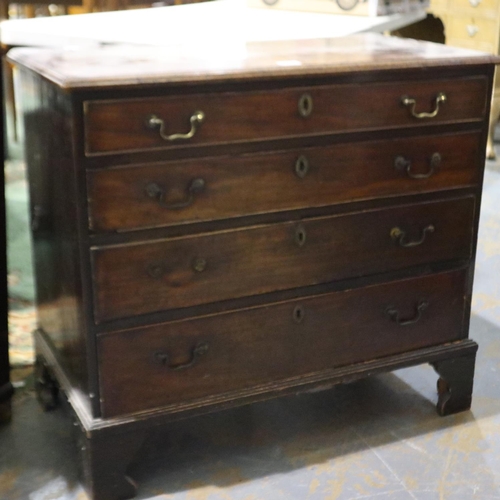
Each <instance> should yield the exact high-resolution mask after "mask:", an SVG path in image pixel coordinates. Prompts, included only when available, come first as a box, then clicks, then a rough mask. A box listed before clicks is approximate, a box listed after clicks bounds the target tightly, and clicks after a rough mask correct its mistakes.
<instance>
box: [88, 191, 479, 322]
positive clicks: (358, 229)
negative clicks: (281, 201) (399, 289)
mask: <svg viewBox="0 0 500 500" xmlns="http://www.w3.org/2000/svg"><path fill="white" fill-rule="evenodd" d="M474 212H475V198H474V197H473V196H467V197H463V198H457V199H452V200H444V201H438V202H428V203H419V204H412V205H401V206H395V207H390V208H383V209H375V210H369V211H363V212H355V213H349V214H341V215H332V216H325V217H317V218H311V219H306V220H303V221H293V222H285V223H276V224H268V225H261V226H252V227H246V228H240V229H234V230H226V231H218V232H214V233H204V234H196V235H190V236H183V237H175V238H167V239H164V240H155V241H147V242H138V243H128V244H121V245H111V246H103V247H94V248H92V249H91V260H92V266H93V275H94V314H95V319H96V321H97V322H101V321H106V320H111V319H117V318H123V317H127V316H133V315H138V314H146V313H152V312H157V311H162V310H168V309H177V308H184V307H190V306H196V305H200V304H207V303H213V302H218V301H224V300H229V299H234V298H242V297H246V296H252V295H259V294H265V293H270V292H276V291H282V290H286V289H291V288H297V287H304V286H309V285H317V284H321V283H327V282H331V281H335V280H340V279H345V278H351V277H357V276H363V275H369V274H374V273H382V272H387V271H391V270H397V269H402V268H405V267H411V266H417V265H422V264H428V263H433V262H439V261H449V260H455V259H468V258H469V257H470V255H471V248H472V243H473V241H472V234H473V228H474Z"/></svg>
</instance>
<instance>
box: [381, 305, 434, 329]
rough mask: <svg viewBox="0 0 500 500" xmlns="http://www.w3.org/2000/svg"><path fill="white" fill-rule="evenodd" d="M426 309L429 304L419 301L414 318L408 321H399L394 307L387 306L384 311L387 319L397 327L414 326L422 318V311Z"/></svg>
mask: <svg viewBox="0 0 500 500" xmlns="http://www.w3.org/2000/svg"><path fill="white" fill-rule="evenodd" d="M428 307H429V303H428V302H427V301H425V300H420V301H419V302H418V304H417V307H416V312H415V316H413V318H409V319H401V318H400V317H399V311H398V310H397V309H396V308H395V307H394V306H389V307H388V308H387V309H386V310H385V313H386V314H387V316H389V318H391V320H392V321H394V322H395V323H397V324H398V325H399V326H408V325H414V324H415V323H416V322H417V321H419V320H420V318H421V317H422V311H424V310H425V309H427V308H428Z"/></svg>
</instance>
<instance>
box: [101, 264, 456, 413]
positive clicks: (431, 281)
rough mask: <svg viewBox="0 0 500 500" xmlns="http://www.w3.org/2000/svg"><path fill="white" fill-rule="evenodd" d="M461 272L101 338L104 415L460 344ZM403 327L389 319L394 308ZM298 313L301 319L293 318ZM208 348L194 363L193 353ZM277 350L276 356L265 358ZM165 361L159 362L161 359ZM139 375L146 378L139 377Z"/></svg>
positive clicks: (274, 353)
mask: <svg viewBox="0 0 500 500" xmlns="http://www.w3.org/2000/svg"><path fill="white" fill-rule="evenodd" d="M464 285H465V273H464V272H463V271H459V272H452V273H445V274H441V275H436V276H429V277H425V278H416V279H410V280H404V281H399V282H395V283H389V284H384V285H378V286H373V287H368V288H361V289H355V290H350V291H344V292H337V293H332V294H326V295H323V296H315V297H308V298H303V299H299V300H293V301H288V302H285V303H279V304H269V305H267V306H264V307H257V308H253V309H247V310H242V311H236V312H231V313H227V314H219V315H214V316H209V317H204V318H199V319H194V320H186V321H179V322H173V323H166V324H162V325H156V326H153V327H149V328H143V329H136V330H130V331H126V332H118V333H114V334H110V335H107V336H104V337H101V338H100V339H99V358H100V363H99V364H100V370H101V377H102V381H103V389H102V394H101V397H102V398H103V399H102V401H103V415H104V416H105V417H111V416H116V415H119V414H123V413H129V412H134V411H141V410H145V409H149V408H154V407H156V406H161V405H165V404H169V403H176V402H180V401H189V400H192V399H196V398H203V397H208V396H211V395H213V394H218V393H223V392H226V391H231V390H235V389H239V388H248V387H252V386H258V385H260V384H264V383H267V382H271V381H278V380H280V379H286V378H289V377H297V376H301V375H306V374H308V373H311V372H320V371H321V370H324V369H329V368H333V367H339V366H343V365H346V364H350V363H356V362H360V361H362V360H371V359H376V358H379V357H383V356H389V355H392V354H396V353H398V352H402V351H411V350H414V349H418V348H422V347H425V346H431V345H435V344H439V343H444V342H451V341H454V340H458V339H459V338H460V337H461V335H462V330H461V323H462V317H463V310H464V298H463V291H464ZM423 300H425V301H426V302H427V303H428V307H427V308H426V309H425V310H423V311H422V313H421V317H420V320H417V321H416V322H415V323H414V324H412V325H406V326H400V325H398V324H397V323H396V322H395V320H394V318H391V316H389V315H388V314H387V311H386V310H387V308H389V307H390V308H396V309H398V310H399V313H400V315H401V318H400V319H401V321H403V320H408V319H416V317H417V316H418V315H417V313H416V311H415V309H416V307H417V304H418V303H419V302H420V301H423ZM299 309H300V311H301V313H300V315H299V316H297V311H298V310H299ZM201 344H206V345H207V347H208V350H207V351H206V352H205V353H203V354H200V355H199V357H198V358H197V359H195V360H194V361H195V362H194V364H193V366H191V367H188V368H184V369H178V370H174V369H172V368H171V367H172V366H173V367H175V366H177V365H179V364H183V363H189V361H192V357H193V352H192V351H193V348H196V346H199V345H201ZM269 353H272V356H269ZM161 354H164V355H166V356H168V362H167V363H166V364H162V359H159V358H158V356H159V355H161ZM139 374H140V376H139Z"/></svg>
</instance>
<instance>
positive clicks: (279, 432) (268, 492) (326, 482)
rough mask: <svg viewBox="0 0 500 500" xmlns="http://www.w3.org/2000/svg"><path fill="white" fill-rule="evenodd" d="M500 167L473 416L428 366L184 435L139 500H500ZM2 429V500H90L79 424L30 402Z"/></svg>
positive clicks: (483, 251) (490, 176)
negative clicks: (445, 402)
mask: <svg viewBox="0 0 500 500" xmlns="http://www.w3.org/2000/svg"><path fill="white" fill-rule="evenodd" d="M499 200H500V163H498V164H495V163H489V164H488V169H487V174H486V179H485V193H484V198H483V206H482V217H481V227H480V244H479V251H478V259H477V262H478V264H477V271H476V281H475V288H474V301H473V313H474V314H473V318H472V324H471V337H472V338H473V339H475V340H476V341H478V343H479V345H480V351H479V354H478V362H477V368H476V379H475V389H474V401H473V407H472V411H470V412H464V413H461V414H459V415H455V416H451V417H446V418H440V417H438V416H437V414H436V412H435V408H434V404H435V401H436V395H435V385H436V379H437V377H436V375H435V374H434V372H433V371H432V369H431V368H430V367H428V366H419V367H415V368H411V369H405V370H400V371H398V372H395V373H391V374H386V375H382V376H377V377H374V378H371V379H366V380H362V381H359V382H356V383H353V384H350V385H346V386H339V387H336V388H335V389H333V390H331V391H327V392H322V393H316V394H308V395H303V396H297V397H291V398H285V399H282V400H278V401H271V402H267V403H261V404H256V405H253V406H249V407H244V408H239V409H236V410H232V411H226V412H223V413H219V414H214V415H209V416H205V417H203V418H196V419H192V420H188V421H184V422H181V423H177V424H173V425H172V426H170V427H169V428H168V429H165V430H164V431H162V433H161V434H160V433H158V434H155V435H152V436H151V438H150V439H149V441H148V442H147V443H146V444H145V446H144V447H143V449H142V450H141V451H140V452H139V454H138V456H137V460H136V461H135V463H134V464H133V465H132V467H131V470H130V475H131V476H132V477H134V478H135V479H136V480H137V481H138V483H139V485H140V488H139V496H138V498H140V499H147V498H150V499H171V500H281V499H283V500H285V499H286V500H295V499H296V500H306V499H308V500H344V499H346V500H347V499H367V498H374V499H377V500H389V499H391V500H405V499H414V500H417V499H418V500H434V499H436V500H470V499H472V498H477V499H496V498H498V499H500V389H499V386H500V377H499V375H500V289H499V287H500V280H499V279H498V277H499V276H500V211H499V209H498V203H499ZM13 405H14V419H13V421H12V423H11V424H10V425H9V426H6V427H4V428H3V429H1V430H0V450H1V451H0V498H1V499H6V500H15V499H29V500H49V499H51V500H63V499H64V500H69V499H79V500H84V499H85V498H86V496H85V493H83V491H82V489H81V487H80V486H79V485H78V482H77V479H76V478H77V476H78V475H77V459H76V453H75V450H74V447H73V443H72V440H71V434H72V427H71V423H70V421H69V419H68V418H67V416H66V415H65V413H64V411H63V410H57V411H55V412H52V413H43V412H42V411H41V410H40V409H39V407H38V405H37V404H36V402H35V401H34V397H33V394H32V392H30V391H21V392H20V393H18V394H17V395H16V397H15V399H14V402H13Z"/></svg>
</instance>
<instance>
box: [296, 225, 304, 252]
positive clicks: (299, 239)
mask: <svg viewBox="0 0 500 500" xmlns="http://www.w3.org/2000/svg"><path fill="white" fill-rule="evenodd" d="M305 242H306V229H305V227H304V226H303V225H302V224H299V225H298V226H297V229H295V243H297V245H299V247H302V246H304V244H305Z"/></svg>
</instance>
